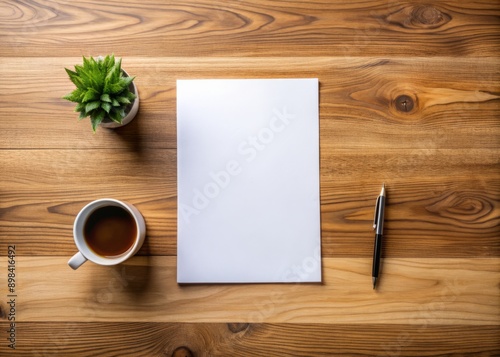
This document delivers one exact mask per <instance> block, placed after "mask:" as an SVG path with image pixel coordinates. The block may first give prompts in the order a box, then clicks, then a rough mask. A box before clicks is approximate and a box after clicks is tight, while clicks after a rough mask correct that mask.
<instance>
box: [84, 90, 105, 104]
mask: <svg viewBox="0 0 500 357" xmlns="http://www.w3.org/2000/svg"><path fill="white" fill-rule="evenodd" d="M100 97H101V95H100V94H99V92H98V91H97V90H95V89H94V88H89V89H88V90H87V92H86V93H85V96H84V97H83V99H82V102H83V103H87V102H90V101H96V100H98V99H99V98H100Z"/></svg>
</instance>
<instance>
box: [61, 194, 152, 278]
mask: <svg viewBox="0 0 500 357" xmlns="http://www.w3.org/2000/svg"><path fill="white" fill-rule="evenodd" d="M110 206H115V207H120V208H122V209H123V210H125V211H126V212H128V213H129V214H130V216H131V217H132V218H133V219H134V223H135V228H136V232H137V234H136V236H135V240H134V242H133V244H132V245H131V246H130V248H129V249H127V251H125V252H124V253H122V254H119V255H116V256H102V255H99V254H97V253H96V252H95V251H94V250H92V249H91V248H90V247H89V244H88V242H87V241H86V239H85V235H84V231H85V225H86V224H87V220H88V218H89V216H91V215H92V213H94V212H95V211H96V210H97V209H99V208H103V207H110ZM73 238H74V239H75V244H76V247H77V248H78V253H76V254H75V255H73V257H71V259H70V260H69V261H68V265H69V266H70V267H71V268H73V269H77V268H79V267H80V266H81V265H82V264H83V263H85V262H86V261H87V260H90V261H92V262H94V263H96V264H100V265H115V264H120V263H122V262H124V261H125V260H127V259H128V258H130V257H131V256H133V255H135V254H136V253H137V252H138V251H139V249H141V247H142V244H143V243H144V240H145V238H146V223H145V221H144V217H142V215H141V213H140V212H139V210H138V209H137V208H135V207H134V206H133V205H131V204H130V203H127V202H123V201H118V200H115V199H112V198H103V199H100V200H96V201H93V202H90V203H89V204H87V205H86V206H85V207H83V208H82V210H81V211H80V212H79V213H78V215H77V216H76V219H75V223H74V225H73ZM116 238H117V239H120V237H116Z"/></svg>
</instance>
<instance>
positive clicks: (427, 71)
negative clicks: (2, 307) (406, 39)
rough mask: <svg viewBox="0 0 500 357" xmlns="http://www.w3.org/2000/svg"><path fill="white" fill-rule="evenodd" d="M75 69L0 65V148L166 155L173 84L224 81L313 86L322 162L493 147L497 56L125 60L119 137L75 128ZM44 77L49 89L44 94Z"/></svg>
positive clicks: (7, 61)
mask: <svg viewBox="0 0 500 357" xmlns="http://www.w3.org/2000/svg"><path fill="white" fill-rule="evenodd" d="M80 61H81V59H80V58H76V57H71V58H60V57H50V58H0V76H1V77H2V78H3V80H2V82H1V83H0V99H1V101H2V105H1V106H0V115H1V117H2V120H0V130H1V131H2V133H3V135H2V141H0V148H11V149H12V148H30V149H32V148H48V149H51V148H58V149H60V148H64V149H74V148H78V149H96V148H110V147H113V148H123V149H127V150H132V151H133V150H136V151H138V150H141V149H144V148H148V147H149V148H176V135H175V134H176V133H175V129H176V107H175V103H176V89H175V86H176V80H177V79H189V78H227V77H231V78H280V77H317V78H319V81H320V88H321V89H320V117H321V122H320V129H321V130H320V135H321V136H320V143H321V148H322V154H323V152H324V151H325V150H338V149H362V150H372V149H380V148H392V149H409V150H419V149H423V150H427V152H431V151H432V150H438V149H457V148H458V149H485V148H490V149H497V148H498V143H499V140H498V137H499V136H500V122H499V120H498V110H499V105H500V100H499V99H500V85H499V83H500V71H499V68H500V60H499V59H498V58H481V59H470V58H452V57H438V58H404V57H401V58H387V57H377V58H359V57H345V58H342V57H320V58H314V59H304V58H297V57H294V58H287V59H286V60H285V61H284V60H283V59H279V58H257V59H255V58H213V59H207V58H202V59H197V58H181V59H175V58H145V57H126V58H124V59H123V66H124V67H125V68H126V69H127V70H128V71H129V72H130V73H131V74H133V75H135V76H137V79H136V82H137V85H138V87H139V92H140V97H141V108H140V111H139V116H138V118H137V120H134V121H133V122H132V123H131V124H130V125H129V126H126V127H124V128H121V129H120V130H117V131H109V130H100V131H98V132H97V134H95V135H93V134H92V133H91V130H89V128H90V124H89V121H88V120H83V121H81V122H77V117H78V115H77V114H76V113H74V112H73V109H74V105H73V104H72V103H69V102H67V101H64V100H62V99H61V97H62V96H63V95H65V94H67V93H68V92H70V91H71V90H72V89H73V85H72V83H71V82H70V81H69V80H68V78H67V75H66V73H65V71H64V67H67V68H72V66H73V65H74V64H77V63H79V62H80ZM37 68H43V70H44V72H45V73H44V74H43V75H42V74H41V73H40V71H39V70H37ZM47 77H49V78H51V90H47V89H46V78H47ZM400 95H408V96H410V97H412V98H413V99H414V101H415V107H414V109H413V110H412V111H411V112H400V111H398V110H397V109H396V108H395V100H396V98H398V97H399V96H400ZM27 102H29V103H30V105H29V106H27V105H25V103H27ZM13 117H14V118H15V120H9V118H13ZM41 118H43V120H41Z"/></svg>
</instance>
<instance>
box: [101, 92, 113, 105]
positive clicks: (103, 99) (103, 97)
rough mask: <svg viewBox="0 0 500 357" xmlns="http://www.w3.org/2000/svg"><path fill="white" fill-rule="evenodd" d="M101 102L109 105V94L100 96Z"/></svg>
mask: <svg viewBox="0 0 500 357" xmlns="http://www.w3.org/2000/svg"><path fill="white" fill-rule="evenodd" d="M101 101H103V102H107V103H111V98H110V97H109V94H107V93H104V94H103V95H101Z"/></svg>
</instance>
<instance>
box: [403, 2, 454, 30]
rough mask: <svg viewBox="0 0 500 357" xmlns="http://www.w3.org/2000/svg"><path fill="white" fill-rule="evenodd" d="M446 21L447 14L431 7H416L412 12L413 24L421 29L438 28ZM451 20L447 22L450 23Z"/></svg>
mask: <svg viewBox="0 0 500 357" xmlns="http://www.w3.org/2000/svg"><path fill="white" fill-rule="evenodd" d="M444 21H445V14H443V13H442V12H441V11H439V10H438V9H436V8H435V7H433V6H429V5H418V6H415V7H414V8H413V10H412V12H411V22H412V23H413V24H414V25H415V26H420V27H438V26H441V25H442V23H443V22H444ZM448 21H449V19H447V20H446V22H448Z"/></svg>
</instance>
